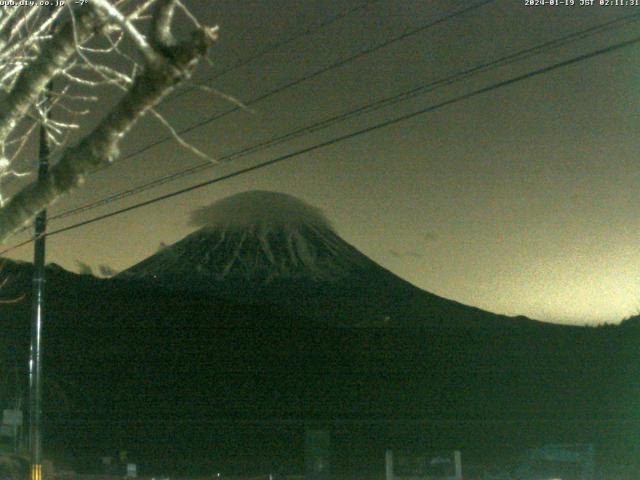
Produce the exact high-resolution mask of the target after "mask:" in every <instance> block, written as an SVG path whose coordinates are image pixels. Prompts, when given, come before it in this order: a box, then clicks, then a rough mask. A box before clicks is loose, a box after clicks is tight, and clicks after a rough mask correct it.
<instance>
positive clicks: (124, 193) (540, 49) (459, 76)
mask: <svg viewBox="0 0 640 480" xmlns="http://www.w3.org/2000/svg"><path fill="white" fill-rule="evenodd" d="M639 19H640V13H636V14H633V15H629V16H626V17H622V18H618V19H615V20H611V21H609V22H606V23H604V24H600V25H596V26H593V27H590V28H587V29H585V30H581V31H578V32H574V33H571V34H569V35H566V36H564V37H561V38H558V39H554V40H551V41H548V42H545V43H542V44H540V45H537V46H534V47H530V48H527V49H525V50H521V51H519V52H516V53H513V54H510V55H507V56H504V57H501V58H499V59H496V60H492V61H490V62H485V63H483V64H480V65H477V66H474V67H472V68H469V69H466V70H463V71H461V72H458V73H456V74H454V75H452V76H449V77H446V78H442V79H439V80H436V81H433V82H429V83H427V84H423V85H420V86H418V87H414V88H412V89H410V90H407V91H404V92H401V93H399V94H395V95H393V96H390V97H386V98H383V99H381V100H378V101H376V102H373V103H369V104H367V105H364V106H362V107H359V108H356V109H354V110H350V111H348V112H345V113H342V114H340V115H336V116H333V117H331V118H328V119H325V120H322V121H320V122H316V123H314V124H312V125H307V126H305V127H301V128H298V129H295V130H293V131H290V132H288V133H286V134H284V135H281V136H279V137H275V138H272V139H269V140H266V141H263V142H260V143H257V144H254V145H251V146H249V147H246V148H243V149H241V150H238V151H235V152H233V153H230V154H228V155H225V156H224V157H222V158H220V159H218V160H219V162H218V163H212V162H207V161H205V162H202V163H199V164H197V165H194V166H192V167H189V168H186V169H183V170H180V171H178V172H174V173H172V174H168V175H165V176H162V177H159V178H156V179H154V180H152V181H150V182H147V183H144V184H142V185H139V186H137V187H133V188H129V189H125V190H121V191H119V192H116V193H113V194H111V195H109V196H107V197H105V198H102V199H100V200H97V201H94V202H91V203H88V204H85V205H82V206H79V207H75V208H72V209H68V210H65V211H62V212H60V213H58V214H56V215H53V216H52V217H50V220H60V219H62V218H66V217H69V216H73V215H77V214H79V213H82V212H86V211H89V210H92V209H95V208H97V207H100V206H104V205H108V204H109V203H113V202H115V201H118V200H121V199H123V198H126V197H129V196H132V195H136V194H139V193H141V192H144V191H146V190H149V189H151V188H155V187H158V186H160V185H164V184H166V183H170V182H172V181H175V180H178V179H180V178H184V177H186V176H189V175H192V174H194V173H197V172H200V171H203V170H207V169H210V168H214V167H217V166H219V165H220V164H221V162H229V161H231V160H235V159H238V158H241V157H245V156H247V155H250V154H252V153H256V152H258V151H262V150H264V149H266V148H270V147H273V146H275V145H278V144H281V143H283V142H285V141H288V140H291V139H294V138H299V137H301V136H303V135H308V134H311V133H314V132H316V131H319V130H321V129H324V128H328V127H329V126H333V125H335V124H337V123H339V122H342V121H345V120H348V119H350V118H353V117H356V116H360V115H363V114H366V113H371V112H373V111H376V110H379V109H381V108H385V107H388V106H390V105H394V104H396V103H399V102H401V101H406V100H408V99H411V98H414V97H416V96H418V95H422V94H425V93H428V92H432V91H434V90H437V89H439V88H442V87H445V86H449V85H451V84H453V83H455V82H459V81H461V80H465V79H468V78H470V77H472V76H475V75H477V74H480V73H484V72H486V71H488V70H491V69H495V68H497V67H501V66H505V65H508V64H511V63H514V62H517V61H521V60H524V59H527V58H530V57H531V56H534V55H539V54H541V53H545V52H547V51H549V50H551V49H553V48H558V47H561V46H565V45H567V44H569V43H571V42H573V41H576V40H582V39H585V38H588V37H589V36H593V35H595V34H600V33H602V32H604V31H607V30H611V29H613V28H619V27H620V26H621V25H623V24H626V23H631V22H634V21H637V20H639Z"/></svg>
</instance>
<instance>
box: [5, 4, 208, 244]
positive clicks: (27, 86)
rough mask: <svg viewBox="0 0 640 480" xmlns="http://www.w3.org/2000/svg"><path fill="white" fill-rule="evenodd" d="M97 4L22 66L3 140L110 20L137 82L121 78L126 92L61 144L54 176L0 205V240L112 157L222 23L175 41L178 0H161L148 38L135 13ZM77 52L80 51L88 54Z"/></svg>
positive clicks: (107, 72) (110, 73)
mask: <svg viewBox="0 0 640 480" xmlns="http://www.w3.org/2000/svg"><path fill="white" fill-rule="evenodd" d="M147 3H148V2H145V4H144V5H147ZM91 4H92V5H93V7H92V9H93V10H92V12H93V13H86V12H83V13H82V14H81V15H78V16H77V17H76V18H73V16H72V18H71V19H70V20H69V21H68V22H67V23H66V24H65V25H64V27H62V28H61V29H59V30H58V31H57V32H56V33H55V34H54V35H53V36H52V38H51V39H50V40H49V41H48V42H47V43H46V44H45V45H44V46H43V48H42V50H41V55H40V56H39V57H38V59H37V61H35V62H34V63H33V64H31V65H30V66H29V67H28V68H26V69H24V70H23V71H22V73H21V74H20V77H19V78H18V80H17V81H16V84H15V86H14V88H13V89H12V91H11V92H10V93H9V95H8V97H7V98H6V99H5V104H6V105H7V107H6V108H2V110H1V112H0V144H4V143H5V142H6V140H7V137H8V136H9V134H10V133H11V132H12V131H13V129H14V128H15V125H16V124H17V122H18V121H19V120H20V119H21V118H22V117H24V115H25V114H26V113H27V111H28V109H29V108H30V107H31V106H32V105H33V104H34V102H35V101H36V99H37V96H38V93H39V92H40V91H41V90H42V89H44V88H45V85H46V84H47V82H48V81H49V80H50V79H51V78H52V77H53V76H54V75H56V73H62V74H64V75H66V76H72V77H73V75H71V74H70V73H69V71H68V70H66V67H67V65H68V62H69V60H70V59H71V58H72V56H73V55H74V54H76V53H78V46H79V44H80V43H82V42H84V41H86V40H88V39H89V38H90V37H91V36H92V35H93V34H94V33H95V32H97V31H99V30H102V29H103V28H104V27H105V26H114V25H115V26H116V27H117V28H120V29H122V30H123V31H124V32H125V34H127V35H128V36H130V37H132V38H133V40H134V44H135V46H136V47H137V48H138V50H140V53H141V55H142V58H143V59H144V64H143V65H142V66H141V68H139V69H138V71H137V73H136V74H135V76H134V78H133V79H132V83H131V84H128V85H123V84H122V83H120V82H118V84H119V85H118V86H119V87H120V88H124V89H125V90H126V93H125V94H124V96H123V97H122V98H121V100H120V101H119V102H118V103H117V104H116V105H115V106H114V107H113V108H112V109H111V111H109V112H108V113H107V114H106V115H105V116H104V117H103V119H102V120H101V121H100V122H99V123H98V125H97V126H96V127H95V128H94V129H93V131H91V132H90V133H89V134H88V135H86V136H85V137H84V138H82V139H81V140H80V141H78V142H77V143H76V144H75V145H74V146H71V147H67V148H65V149H63V150H62V151H61V153H60V157H59V161H58V162H57V164H56V165H55V166H54V167H53V168H52V169H51V171H50V174H49V176H48V178H47V179H46V180H43V181H38V182H35V183H32V184H30V185H29V186H27V187H26V188H24V189H23V190H21V191H20V192H19V193H18V194H17V195H15V196H14V197H13V198H11V199H10V200H9V201H8V202H7V203H6V205H5V206H4V207H3V208H0V242H3V241H4V240H5V239H6V238H7V237H8V236H9V235H10V234H11V233H12V232H14V231H15V230H17V229H18V228H20V227H21V226H22V225H24V224H25V223H26V222H28V221H29V220H30V219H32V218H33V217H34V216H35V215H36V214H37V213H38V212H39V211H41V210H42V209H44V208H46V207H47V206H49V205H50V204H51V203H53V202H54V201H56V200H57V199H58V198H59V197H61V196H62V195H64V194H67V193H68V192H70V191H71V190H73V189H74V188H76V187H78V186H79V185H81V184H82V183H83V182H84V180H85V177H86V176H87V175H88V174H89V173H91V172H92V171H94V170H96V169H98V168H100V167H104V166H106V165H109V164H110V163H111V162H113V161H114V160H115V159H116V158H117V157H118V154H119V152H118V147H119V143H120V141H121V139H122V138H123V137H124V136H125V135H126V133H127V132H128V131H129V130H130V129H131V127H132V126H133V125H134V124H135V123H136V122H137V121H138V120H139V119H140V117H141V116H142V115H144V114H145V113H146V112H148V111H149V110H150V109H152V108H153V107H154V106H155V105H157V104H158V103H159V102H160V101H161V100H162V99H163V98H164V97H165V96H166V95H168V94H169V93H170V92H171V91H172V90H173V89H174V88H175V87H176V86H177V85H179V84H180V83H181V82H183V81H184V80H186V79H188V78H189V77H190V75H191V74H192V72H193V70H194V68H195V66H196V65H197V63H198V61H199V60H200V59H201V58H203V57H205V56H206V55H207V53H208V50H209V48H210V47H211V45H212V44H213V42H214V41H215V40H216V39H217V27H216V28H209V27H201V28H197V29H196V30H194V31H193V33H192V36H191V38H189V39H188V40H185V41H175V40H174V37H173V35H172V32H171V24H172V18H173V12H174V9H175V5H176V3H175V1H174V0H157V4H156V6H155V10H154V12H153V16H152V22H151V30H150V33H149V35H148V37H147V38H149V41H148V42H147V41H146V39H144V41H142V39H143V38H144V37H143V36H142V35H141V34H140V33H139V32H138V30H137V29H136V28H135V27H134V26H133V25H132V24H131V22H130V20H129V19H128V18H127V17H126V16H124V15H123V14H122V13H121V12H120V11H118V10H117V9H116V7H114V6H113V5H112V4H109V3H108V2H107V0H95V1H93V2H91ZM74 25H75V29H74ZM148 49H151V50H148ZM151 51H152V52H153V53H151ZM78 55H79V56H80V58H82V54H80V53H78ZM84 65H89V66H92V63H91V61H90V60H88V59H86V60H85V61H84ZM93 72H94V73H96V74H98V75H101V76H106V77H107V78H111V79H113V78H118V79H119V80H120V81H122V80H124V79H125V78H127V77H126V75H124V74H121V73H119V72H116V71H114V70H112V69H109V68H107V67H104V68H103V66H99V67H98V66H95V68H93ZM82 81H84V80H82ZM87 81H88V82H90V81H89V80H87ZM125 83H126V82H125ZM49 128H54V129H58V130H60V129H64V130H66V131H68V130H69V129H71V128H74V125H73V124H72V123H69V122H64V121H59V122H57V123H54V122H50V124H49Z"/></svg>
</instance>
